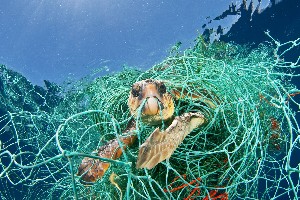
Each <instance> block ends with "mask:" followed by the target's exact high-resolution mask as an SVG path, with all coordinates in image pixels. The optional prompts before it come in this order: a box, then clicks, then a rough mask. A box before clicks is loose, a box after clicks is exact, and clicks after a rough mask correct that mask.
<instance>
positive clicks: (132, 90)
mask: <svg viewBox="0 0 300 200" xmlns="http://www.w3.org/2000/svg"><path fill="white" fill-rule="evenodd" d="M131 94H132V96H133V97H138V96H139V95H140V91H139V89H137V88H132V89H131Z"/></svg>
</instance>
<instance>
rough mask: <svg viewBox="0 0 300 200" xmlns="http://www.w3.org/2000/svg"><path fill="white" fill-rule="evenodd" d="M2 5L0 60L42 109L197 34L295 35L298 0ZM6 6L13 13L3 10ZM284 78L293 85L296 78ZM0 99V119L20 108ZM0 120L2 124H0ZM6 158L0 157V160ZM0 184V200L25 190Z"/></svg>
mask: <svg viewBox="0 0 300 200" xmlns="http://www.w3.org/2000/svg"><path fill="white" fill-rule="evenodd" d="M2 4H3V5H2V6H1V8H0V11H1V12H0V16H1V19H0V21H1V20H2V21H1V24H0V25H1V30H2V31H1V33H0V37H1V38H2V39H0V41H1V44H2V45H3V46H4V48H1V50H0V61H1V62H2V63H1V64H5V65H6V67H7V68H9V69H12V71H10V72H9V73H10V74H11V75H16V76H17V74H16V72H15V71H17V72H20V73H21V74H23V75H24V76H25V79H24V80H23V79H22V81H23V82H24V84H27V85H28V91H30V90H34V91H38V92H39V93H40V94H43V95H42V96H44V97H45V98H47V102H51V103H50V104H49V105H48V106H50V107H51V106H55V105H57V104H58V103H59V101H60V99H59V96H57V95H56V92H57V90H58V89H57V88H58V85H59V84H60V83H62V82H63V81H65V80H66V79H69V78H70V79H71V80H77V79H78V78H80V77H82V75H85V74H88V73H89V72H90V71H91V70H93V69H96V68H99V67H102V66H107V68H106V70H105V71H104V72H103V73H102V75H103V74H106V73H110V72H112V71H118V70H121V69H122V66H123V65H128V66H136V67H138V68H141V69H147V68H149V67H151V66H152V65H153V64H155V63H158V62H160V61H161V60H162V59H163V58H164V57H165V56H166V55H167V52H168V50H169V48H170V47H171V46H173V45H174V44H176V43H177V42H179V41H180V42H181V43H182V44H183V45H182V47H181V48H183V49H184V48H186V47H189V46H191V45H192V42H193V39H194V38H195V37H196V36H197V35H198V34H199V33H203V34H204V36H206V37H207V40H210V41H213V40H215V39H219V40H221V41H226V42H228V41H231V42H232V41H233V42H236V43H238V44H247V43H250V44H254V46H255V44H259V43H261V42H264V41H268V40H269V38H268V37H267V36H266V34H265V33H264V31H269V32H270V34H271V35H272V36H273V37H274V38H276V39H278V40H279V41H283V42H284V41H290V40H295V39H297V38H299V37H300V12H299V11H300V2H299V1H298V0H283V1H275V0H272V1H237V2H236V3H232V2H231V1H202V2H201V3H195V2H193V3H191V4H187V3H186V2H185V1H179V2H178V3H176V4H177V5H176V6H175V5H174V3H173V2H166V1H151V2H147V1H140V2H135V1H128V2H126V3H125V2H117V1H116V2H113V3H111V2H109V1H101V3H99V2H97V1H90V2H89V3H87V2H84V1H77V2H76V3H74V2H72V1H64V2H60V1H57V2H56V3H53V2H52V3H49V2H45V1H41V2H38V1H23V2H18V3H14V1H10V2H7V3H3V2H2ZM99 7H100V8H99ZM200 7H201V9H200ZM12 8H13V12H8V10H11V9H12ZM91 10H93V11H94V12H91ZM212 13H214V14H212ZM137 16H144V17H141V18H137ZM149 18H150V19H151V20H150V19H149ZM16 19H18V20H19V21H16ZM120 21H121V22H123V23H120ZM158 21H159V23H158ZM25 22H26V26H25V25H24V26H23V27H22V28H21V29H20V24H19V23H25ZM78 22H79V23H78ZM42 24H46V26H47V27H43V26H42ZM128 24H130V26H128ZM170 24H172V26H171V25H170ZM298 52H299V47H298V48H296V49H294V51H293V52H291V53H290V54H288V55H287V56H286V58H285V59H286V60H287V61H288V60H291V61H295V60H297V59H298V56H299V53H298ZM1 69H3V68H1ZM26 78H27V79H28V80H29V81H28V80H26ZM44 80H47V81H44ZM48 80H49V81H48ZM291 81H292V82H293V83H294V84H296V85H299V80H297V79H292V80H291ZM29 82H31V83H34V84H35V85H33V86H32V85H30V84H29ZM3 84H7V82H5V81H4V80H1V82H0V90H2V89H3V88H4V86H3ZM45 90H47V93H46V92H45ZM1 92H2V91H1ZM44 93H45V94H44ZM1 97H4V96H1ZM5 102H6V99H1V102H0V106H1V107H0V116H2V115H3V114H4V113H7V111H13V110H14V109H15V108H14V107H13V106H15V107H16V108H17V107H19V106H20V105H21V103H18V102H17V101H16V102H15V104H14V105H7V104H6V103H5ZM41 102H42V101H41V100H40V99H39V97H36V98H35V103H36V105H38V106H40V110H41V111H47V107H46V106H45V107H43V105H40V103H41ZM22 106H24V105H23V104H22ZM26 106H27V107H26V110H29V111H30V110H31V109H34V108H32V107H31V106H32V105H30V104H28V105H26ZM0 125H2V126H3V127H4V125H5V121H1V122H0ZM0 127H1V126H0ZM5 138H6V136H5V135H4V134H2V135H1V141H2V143H5V142H8V141H5ZM7 138H8V137H7ZM10 148H11V149H13V148H14V145H11V147H10ZM298 153H299V152H298ZM7 162H8V160H7V158H6V157H3V158H2V163H3V164H5V163H7ZM292 163H293V164H294V165H298V164H299V163H300V156H299V155H294V159H293V161H292ZM1 170H3V169H1ZM295 178H297V177H295ZM0 186H1V191H2V192H1V195H2V198H3V199H5V198H7V199H22V198H24V199H26V197H21V198H20V196H22V195H23V193H24V191H22V190H23V189H24V190H25V188H26V187H22V185H18V186H13V185H11V184H10V183H9V182H8V181H7V180H5V179H1V185H0ZM282 187H288V184H286V185H283V186H282ZM263 189H265V188H262V190H263ZM3 191H5V192H3ZM31 198H33V197H31ZM280 198H281V197H279V198H278V199H280ZM285 198H286V197H282V199H285Z"/></svg>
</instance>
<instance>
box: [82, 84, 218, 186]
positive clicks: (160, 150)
mask: <svg viewBox="0 0 300 200" xmlns="http://www.w3.org/2000/svg"><path fill="white" fill-rule="evenodd" d="M203 91H205V90H203ZM187 95H188V94H187V93H186V92H185V91H182V90H181V91H180V90H171V91H170V92H168V91H167V88H166V86H165V84H164V82H163V81H159V80H153V79H147V80H142V81H139V82H136V83H134V84H133V86H132V88H131V90H130V94H129V99H128V106H129V109H130V113H131V114H132V115H133V116H134V118H137V117H138V115H139V114H140V117H141V120H142V121H143V122H144V123H147V124H149V125H153V126H158V125H159V124H161V123H162V121H164V123H165V124H169V126H168V128H166V129H165V130H164V131H161V130H160V128H156V129H155V130H154V131H153V133H152V134H151V135H150V136H149V137H148V138H147V139H146V141H145V142H144V143H143V144H142V145H141V146H140V149H139V154H138V159H137V162H136V167H137V168H147V169H152V168H153V167H155V166H156V165H157V164H158V163H160V162H162V161H164V160H166V159H168V158H170V157H171V155H172V154H173V152H174V151H175V149H176V148H177V147H178V145H180V144H181V142H182V141H183V140H184V138H185V137H186V136H187V135H188V134H189V133H190V132H191V131H193V130H194V129H195V128H197V127H199V126H201V125H203V124H205V122H206V121H207V120H206V118H205V117H204V115H203V113H201V112H187V113H183V114H182V115H180V116H174V111H175V108H174V101H176V100H178V99H181V98H185V97H186V96H187ZM205 95H206V96H207V95H208V93H206V94H205ZM205 95H204V94H202V95H200V94H199V95H195V94H193V95H190V96H189V98H192V99H200V100H201V102H202V103H204V104H206V105H207V106H208V107H210V108H214V107H215V103H214V102H212V101H210V100H209V99H211V96H210V95H209V96H210V97H209V98H207V97H206V96H205ZM135 127H136V125H135V121H134V120H132V121H131V122H130V123H129V125H128V127H127V128H126V130H125V131H124V132H123V135H122V136H121V137H120V138H119V141H121V142H122V143H123V148H124V149H125V148H126V147H127V146H129V145H131V144H133V142H134V141H135V139H136V138H137V136H136V135H135V134H134V130H135ZM97 154H98V156H99V157H103V158H109V159H117V158H119V157H120V156H121V155H122V148H120V146H119V142H118V140H117V139H113V140H110V141H109V142H107V144H105V145H104V146H102V147H100V148H99V149H98V150H97ZM109 166H110V163H108V162H102V161H100V160H98V159H93V158H89V157H85V158H84V159H83V160H82V162H81V164H80V166H79V168H78V174H77V175H78V176H81V178H82V180H83V181H85V182H95V181H97V180H98V179H99V178H101V177H102V176H103V175H104V174H105V172H106V170H107V169H108V168H109Z"/></svg>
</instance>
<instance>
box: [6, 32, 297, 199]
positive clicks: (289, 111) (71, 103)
mask: <svg viewBox="0 0 300 200" xmlns="http://www.w3.org/2000/svg"><path fill="white" fill-rule="evenodd" d="M299 45H300V39H298V40H295V41H290V42H287V43H279V42H278V41H276V40H274V39H273V38H272V37H270V43H265V44H261V45H259V46H258V47H256V48H250V47H249V46H240V45H234V44H227V43H223V42H214V43H213V44H207V43H205V42H204V41H203V39H202V37H199V38H198V39H197V40H196V43H195V45H194V47H193V48H189V49H186V50H184V51H182V52H180V51H179V50H178V48H172V50H171V52H170V55H169V56H168V57H167V58H166V59H165V60H163V61H162V62H161V63H159V64H157V65H155V66H153V67H152V68H151V69H149V70H147V71H145V72H142V71H139V70H137V69H133V68H130V67H124V69H123V71H121V72H118V73H112V74H110V75H106V76H102V77H98V78H95V79H92V78H91V77H92V76H91V77H86V78H83V79H82V80H80V81H77V82H72V81H69V82H66V83H65V84H63V85H62V86H60V87H59V86H55V85H50V84H49V85H48V87H47V90H42V89H41V88H39V87H36V86H32V85H31V84H30V83H29V82H26V81H25V80H23V78H20V76H16V75H14V74H13V73H11V71H9V70H8V69H7V68H5V67H4V66H2V67H1V70H2V71H1V77H2V84H1V85H0V86H1V99H2V100H3V101H2V102H1V109H2V112H3V113H4V114H3V115H2V116H1V117H0V123H1V126H0V135H1V149H0V156H1V162H0V181H1V187H2V189H1V191H0V194H1V197H2V199H11V198H12V197H13V193H14V192H17V193H19V194H20V195H22V197H23V199H74V198H75V199H245V198H247V199H276V198H279V197H287V198H290V199H296V198H297V197H298V196H299V195H300V192H299V190H300V188H299V186H300V184H299V172H300V169H299V168H300V165H299V159H298V158H297V155H296V154H299V152H300V150H299V147H300V143H299V142H300V141H299V126H298V122H297V120H296V117H297V112H298V110H299V104H298V103H297V100H296V99H297V95H298V94H299V92H300V91H299V90H298V89H297V88H296V87H295V86H294V85H293V84H292V83H291V81H292V80H294V79H296V80H297V77H298V76H299V74H298V73H297V72H296V71H297V69H298V68H299V60H300V57H299V58H298V60H296V61H294V62H290V61H289V62H285V61H284V59H283V58H284V56H285V55H286V54H287V53H288V52H290V51H291V50H292V49H293V48H295V47H297V46H299ZM93 76H95V74H94V75H93ZM145 79H157V80H162V81H164V82H165V84H166V86H167V91H171V90H172V89H176V90H178V91H186V92H187V93H188V94H189V95H186V96H185V97H183V98H181V99H178V100H177V101H175V113H174V115H175V116H178V115H181V114H183V113H185V112H201V113H203V114H204V115H205V117H206V118H207V123H206V124H205V125H204V126H201V127H199V128H197V129H195V130H194V131H193V132H191V133H190V134H189V135H188V136H187V137H186V138H185V139H184V140H183V142H182V143H181V144H180V145H179V147H178V148H177V149H176V151H175V152H174V154H173V155H172V156H171V158H170V159H169V160H166V161H163V162H162V163H160V164H158V165H157V166H156V167H155V168H153V169H151V170H147V169H136V167H135V163H136V160H137V156H138V150H139V146H140V145H141V144H142V143H143V142H144V141H145V140H146V138H148V137H149V135H150V134H151V133H152V132H153V131H154V130H155V128H156V127H157V126H149V125H146V124H143V122H142V121H141V120H140V119H139V117H138V118H137V119H135V120H136V122H137V123H136V131H135V134H136V135H137V136H138V140H137V141H136V142H135V143H134V144H133V145H132V146H130V147H128V148H126V150H125V151H124V152H123V154H122V156H121V157H120V159H118V160H112V159H103V158H99V157H98V156H97V153H96V152H97V149H99V148H100V147H101V146H103V145H105V144H106V143H107V142H108V141H109V140H111V139H114V138H118V137H119V136H120V135H122V131H124V130H125V129H126V127H127V126H128V124H129V123H130V122H131V120H132V119H133V117H132V116H131V115H130V112H129V108H128V105H127V101H128V96H129V92H130V89H131V86H132V84H133V83H135V82H136V81H140V80H145ZM193 94H195V95H196V94H202V95H204V96H205V98H204V100H203V99H195V98H190V97H191V96H192V95H193ZM207 101H209V102H213V103H214V104H215V105H216V107H210V106H208V105H207V103H205V102H207ZM162 123H163V122H162ZM160 127H161V128H166V127H165V125H164V123H163V125H161V126H160ZM121 145H122V144H121ZM84 157H91V158H95V159H101V160H103V161H106V162H109V163H111V166H110V168H109V169H108V170H107V171H106V173H105V175H104V176H103V177H102V178H101V179H99V180H97V181H96V182H95V183H93V184H85V183H84V182H83V181H82V180H81V177H80V176H78V175H77V172H78V167H79V165H80V163H81V161H82V159H83V158H84ZM294 159H296V161H295V160H294ZM297 159H298V162H297Z"/></svg>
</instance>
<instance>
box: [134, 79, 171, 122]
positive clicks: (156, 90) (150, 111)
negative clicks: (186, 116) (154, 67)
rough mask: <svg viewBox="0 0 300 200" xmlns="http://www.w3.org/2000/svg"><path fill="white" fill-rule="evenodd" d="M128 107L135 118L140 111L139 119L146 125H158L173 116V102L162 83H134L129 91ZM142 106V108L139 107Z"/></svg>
mask: <svg viewBox="0 0 300 200" xmlns="http://www.w3.org/2000/svg"><path fill="white" fill-rule="evenodd" d="M128 106H129V108H130V112H131V114H132V115H134V116H135V117H136V116H137V115H138V112H139V110H140V111H141V119H142V121H143V122H144V123H147V124H151V125H154V124H160V123H161V122H162V120H168V119H170V118H171V117H172V116H173V114H174V102H173V99H172V96H171V94H170V93H168V92H167V89H166V86H165V84H164V83H163V82H162V81H158V80H153V79H147V80H143V81H139V82H136V83H134V84H133V85H132V88H131V90H130V94H129V99H128ZM141 106H142V107H141Z"/></svg>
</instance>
